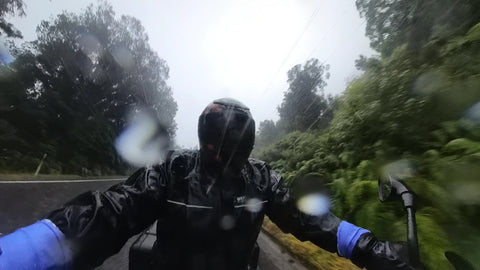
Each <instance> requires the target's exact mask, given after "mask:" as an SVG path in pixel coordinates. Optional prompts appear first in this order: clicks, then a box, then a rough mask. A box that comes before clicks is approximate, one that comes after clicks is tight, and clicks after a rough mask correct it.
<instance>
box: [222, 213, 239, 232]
mask: <svg viewBox="0 0 480 270" xmlns="http://www.w3.org/2000/svg"><path fill="white" fill-rule="evenodd" d="M233 227H235V219H234V218H233V217H232V216H230V215H226V216H223V217H222V219H220V228H222V229H224V230H226V231H228V230H231V229H233Z"/></svg>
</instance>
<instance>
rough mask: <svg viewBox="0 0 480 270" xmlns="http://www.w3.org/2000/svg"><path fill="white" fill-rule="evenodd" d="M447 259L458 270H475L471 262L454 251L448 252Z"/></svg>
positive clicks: (446, 253)
mask: <svg viewBox="0 0 480 270" xmlns="http://www.w3.org/2000/svg"><path fill="white" fill-rule="evenodd" d="M445 257H447V259H448V261H449V262H450V263H451V264H452V265H453V267H455V269H457V270H474V268H473V266H472V264H470V262H468V261H467V260H466V259H465V258H463V257H462V256H460V255H458V254H457V253H455V252H453V251H446V252H445Z"/></svg>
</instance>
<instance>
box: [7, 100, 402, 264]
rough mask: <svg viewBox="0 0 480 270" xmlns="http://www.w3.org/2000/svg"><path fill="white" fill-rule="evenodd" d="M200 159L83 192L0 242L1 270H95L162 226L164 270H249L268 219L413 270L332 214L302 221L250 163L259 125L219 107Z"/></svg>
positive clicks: (170, 162)
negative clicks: (130, 241) (131, 241)
mask: <svg viewBox="0 0 480 270" xmlns="http://www.w3.org/2000/svg"><path fill="white" fill-rule="evenodd" d="M198 136H199V142H200V150H183V151H173V152H171V153H170V154H169V156H168V158H167V159H166V161H165V162H163V163H162V164H156V165H154V166H150V167H146V168H142V169H140V170H138V171H137V172H135V173H134V174H133V175H132V176H130V177H129V178H128V179H127V180H126V181H125V182H123V183H120V184H117V185H114V186H112V187H111V188H109V189H108V190H107V191H105V192H99V191H92V192H86V193H83V194H81V195H79V196H78V197H76V198H74V199H73V200H71V201H69V202H68V203H66V204H65V205H64V206H62V207H61V208H59V209H57V210H55V211H53V212H52V213H50V214H49V215H48V216H47V218H46V219H44V220H42V221H39V222H37V223H35V224H33V225H30V226H28V227H25V228H22V229H20V230H17V231H16V232H14V233H12V234H10V235H7V236H4V237H3V238H0V248H1V250H2V251H0V252H3V254H0V269H2V270H10V269H92V268H94V267H95V266H98V265H100V264H102V262H103V261H104V260H105V259H107V258H108V257H109V256H111V255H113V254H115V253H117V252H118V251H119V250H120V249H121V248H122V246H123V245H124V244H125V242H126V241H127V240H128V239H129V238H130V237H132V236H133V235H135V234H138V233H140V232H141V231H142V230H144V229H146V228H147V227H148V226H150V225H151V224H153V223H154V222H155V220H157V221H158V222H157V241H156V245H155V253H156V258H157V262H156V263H157V266H158V269H246V268H247V264H248V259H249V257H250V255H251V252H252V249H253V247H254V245H255V241H256V239H257V236H258V234H259V232H260V228H261V225H262V221H263V218H264V216H265V215H268V216H269V217H270V219H271V220H272V221H273V222H274V223H275V224H276V225H278V226H279V227H280V228H281V229H282V231H284V232H288V233H292V234H293V235H294V236H295V237H297V238H298V239H300V240H302V241H311V242H313V243H314V244H316V245H317V246H319V247H321V248H323V249H325V250H328V251H330V252H337V253H338V255H340V256H342V257H345V258H348V259H350V260H351V261H352V262H353V263H355V264H356V265H358V266H360V267H366V268H367V269H411V268H410V266H409V265H408V256H407V255H406V252H405V245H404V244H403V243H393V242H388V241H379V240H377V239H376V238H375V236H374V235H373V234H372V233H371V232H370V231H368V230H366V229H363V228H360V227H357V226H355V225H353V224H350V223H348V222H346V221H342V220H341V219H339V218H338V217H336V216H334V215H333V214H332V213H330V212H328V213H326V214H323V215H318V216H315V215H310V214H308V213H304V212H301V211H300V210H299V209H298V208H297V207H296V203H295V201H294V199H293V198H292V197H291V194H290V190H289V188H288V187H286V186H285V185H284V183H283V179H282V177H281V176H280V175H279V174H278V173H276V172H275V171H273V170H272V169H271V168H270V167H269V166H268V164H267V163H265V162H262V161H260V160H256V159H248V157H249V155H250V153H251V151H252V149H253V145H254V139H255V122H254V120H253V118H252V116H251V113H250V111H249V109H248V107H246V106H245V105H244V104H242V103H241V102H239V101H236V100H233V99H227V98H223V99H218V100H215V101H213V102H212V103H211V104H209V105H208V106H207V107H206V109H205V110H204V111H203V112H202V114H201V115H200V117H199V121H198Z"/></svg>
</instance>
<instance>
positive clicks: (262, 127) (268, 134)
mask: <svg viewBox="0 0 480 270" xmlns="http://www.w3.org/2000/svg"><path fill="white" fill-rule="evenodd" d="M281 136H282V134H281V132H280V130H279V129H278V128H277V126H276V124H275V122H274V121H273V120H264V121H262V122H260V124H259V125H258V131H257V134H256V138H255V148H261V147H264V146H266V145H269V144H272V143H274V142H276V141H277V140H278V139H280V137H281Z"/></svg>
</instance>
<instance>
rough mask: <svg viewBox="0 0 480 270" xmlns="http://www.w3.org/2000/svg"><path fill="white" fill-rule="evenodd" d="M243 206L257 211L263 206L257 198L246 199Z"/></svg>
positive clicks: (251, 210)
mask: <svg viewBox="0 0 480 270" xmlns="http://www.w3.org/2000/svg"><path fill="white" fill-rule="evenodd" d="M245 208H247V210H248V211H250V212H253V213H258V212H260V211H261V210H262V208H263V202H262V201H260V200H259V199H257V198H252V199H248V200H247V202H246V206H245Z"/></svg>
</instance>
